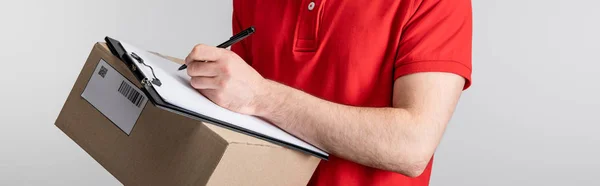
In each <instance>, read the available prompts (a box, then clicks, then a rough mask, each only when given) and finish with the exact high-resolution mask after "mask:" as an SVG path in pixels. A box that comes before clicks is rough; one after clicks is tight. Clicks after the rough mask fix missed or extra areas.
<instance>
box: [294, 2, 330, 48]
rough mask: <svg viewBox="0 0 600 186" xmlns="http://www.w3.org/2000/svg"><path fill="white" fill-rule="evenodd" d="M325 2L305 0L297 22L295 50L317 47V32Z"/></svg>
mask: <svg viewBox="0 0 600 186" xmlns="http://www.w3.org/2000/svg"><path fill="white" fill-rule="evenodd" d="M323 2H324V0H304V1H303V3H302V5H301V6H302V8H301V9H300V12H299V13H300V15H299V18H298V22H297V24H296V38H295V43H294V50H295V51H301V52H310V51H314V50H315V49H316V48H317V45H318V43H317V33H318V29H319V28H318V27H319V21H320V20H319V19H320V16H321V15H320V14H321V11H322V8H323V7H322V6H323V5H322V4H323Z"/></svg>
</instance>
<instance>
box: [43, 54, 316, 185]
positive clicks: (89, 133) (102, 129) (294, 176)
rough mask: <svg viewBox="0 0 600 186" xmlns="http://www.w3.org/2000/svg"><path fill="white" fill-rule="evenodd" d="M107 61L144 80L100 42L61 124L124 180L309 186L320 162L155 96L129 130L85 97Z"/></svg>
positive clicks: (63, 112)
mask: <svg viewBox="0 0 600 186" xmlns="http://www.w3.org/2000/svg"><path fill="white" fill-rule="evenodd" d="M164 57H167V58H168V59H171V60H172V61H175V62H179V63H181V62H182V60H180V59H176V58H172V57H169V56H164ZM100 59H104V60H105V61H106V62H107V63H108V64H110V65H111V66H112V67H113V68H115V69H116V70H117V71H119V72H120V73H121V74H122V75H124V76H125V77H126V78H128V79H129V80H130V81H131V82H133V83H134V84H136V86H138V87H139V86H140V83H139V82H137V81H136V80H135V78H134V77H133V74H131V72H130V71H129V70H128V69H127V67H126V66H125V64H124V63H122V62H121V61H120V60H119V59H118V58H116V57H114V56H113V55H112V54H111V53H110V51H109V50H108V48H107V47H106V45H104V44H101V43H98V44H96V45H94V47H93V49H92V52H91V54H90V56H89V57H88V59H87V62H86V63H85V65H84V67H83V69H82V70H81V73H80V75H79V77H78V78H77V81H76V83H75V85H74V86H73V89H72V91H71V93H70V94H69V96H68V98H67V101H66V102H65V104H64V106H63V109H62V110H61V112H60V114H59V116H58V118H57V120H56V123H55V124H56V126H57V127H58V128H60V129H61V130H62V131H63V132H64V133H65V134H67V136H69V137H70V138H71V139H73V141H75V142H76V143H77V144H78V145H79V146H80V147H81V148H82V149H84V150H85V151H86V152H87V153H88V154H90V155H91V156H92V157H93V158H94V159H95V160H96V161H98V162H99V163H100V164H101V165H102V166H103V167H104V168H105V169H106V170H108V171H109V172H110V173H111V174H112V175H113V176H115V177H116V178H117V179H118V180H119V181H120V182H122V183H123V184H125V185H205V184H208V185H305V184H306V183H307V182H308V180H309V178H310V176H311V175H312V172H313V171H314V169H315V168H316V166H317V164H318V162H319V161H320V159H318V158H316V157H313V156H309V155H306V154H303V153H300V152H296V151H293V150H289V149H287V148H284V147H281V146H278V145H275V144H272V143H270V142H267V141H264V140H260V139H257V138H254V137H251V136H247V135H243V134H240V133H237V132H233V131H230V130H227V129H224V128H221V127H218V126H215V125H211V124H204V123H202V122H200V121H196V120H193V119H190V118H187V117H184V116H181V115H177V114H174V113H171V112H168V111H165V110H162V109H160V108H157V107H155V106H154V105H152V103H150V102H148V103H147V104H146V105H145V106H144V109H143V110H142V113H141V115H140V117H139V119H138V121H137V122H136V125H135V127H134V128H133V130H132V132H131V135H129V136H127V135H126V134H125V133H124V132H122V131H121V130H120V129H119V128H118V127H117V126H115V125H114V124H112V122H111V121H110V120H108V118H106V117H104V115H102V114H101V113H100V112H98V111H97V110H96V109H95V108H94V107H93V106H92V105H91V104H89V103H88V102H87V101H86V100H85V99H83V98H82V97H81V93H82V92H83V90H84V88H85V86H86V84H87V81H88V80H89V79H90V77H91V75H92V73H93V71H94V69H95V67H96V65H97V64H98V62H99V61H100Z"/></svg>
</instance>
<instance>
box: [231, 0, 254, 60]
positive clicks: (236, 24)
mask: <svg viewBox="0 0 600 186" xmlns="http://www.w3.org/2000/svg"><path fill="white" fill-rule="evenodd" d="M242 2H243V1H241V0H234V1H233V15H232V16H231V17H232V32H233V33H232V35H234V34H237V33H239V32H241V31H242V30H244V29H246V28H245V27H244V26H243V24H242V20H240V18H241V17H244V16H241V15H240V14H241V9H240V8H238V7H240V6H241V5H239V4H240V3H242ZM248 40H250V38H246V39H245V40H242V41H239V42H238V43H236V44H233V45H231V51H233V52H235V53H236V54H237V55H238V56H240V57H241V58H242V59H243V60H244V61H246V63H248V64H250V65H252V61H251V60H252V58H251V56H250V51H248V47H247V46H248Z"/></svg>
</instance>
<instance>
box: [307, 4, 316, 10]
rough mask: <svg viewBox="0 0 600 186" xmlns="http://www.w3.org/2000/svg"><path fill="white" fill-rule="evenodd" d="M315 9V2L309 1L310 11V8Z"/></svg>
mask: <svg viewBox="0 0 600 186" xmlns="http://www.w3.org/2000/svg"><path fill="white" fill-rule="evenodd" d="M313 9H315V2H310V3H308V10H309V11H310V10H313Z"/></svg>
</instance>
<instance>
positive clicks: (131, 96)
mask: <svg viewBox="0 0 600 186" xmlns="http://www.w3.org/2000/svg"><path fill="white" fill-rule="evenodd" d="M119 92H120V93H121V94H122V95H123V96H125V97H126V98H127V99H128V100H129V101H131V103H133V104H134V105H135V106H137V107H140V106H142V102H144V99H146V98H145V97H144V96H143V95H142V94H140V93H139V92H138V91H137V90H135V89H133V87H131V85H129V84H127V83H125V81H122V82H121V86H119Z"/></svg>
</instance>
